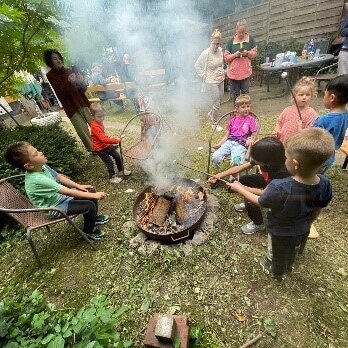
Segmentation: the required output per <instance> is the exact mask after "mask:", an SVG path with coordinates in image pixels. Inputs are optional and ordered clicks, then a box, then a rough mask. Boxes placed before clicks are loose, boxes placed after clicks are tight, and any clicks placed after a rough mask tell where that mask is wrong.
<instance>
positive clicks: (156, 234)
mask: <svg viewBox="0 0 348 348" xmlns="http://www.w3.org/2000/svg"><path fill="white" fill-rule="evenodd" d="M206 209H207V195H206V192H205V190H204V189H203V187H202V186H200V185H199V184H197V183H196V182H195V181H193V180H190V179H185V178H179V179H175V180H173V182H172V184H170V185H168V186H166V187H165V188H161V189H159V188H157V187H153V186H147V187H146V188H145V189H144V190H143V191H142V192H141V193H140V195H139V196H138V197H137V199H136V200H135V203H134V207H133V217H134V221H135V222H136V225H137V227H138V228H139V229H140V231H142V232H143V233H144V234H145V235H147V236H148V237H149V238H152V239H157V240H160V241H163V242H169V243H175V242H179V241H181V240H183V239H186V238H188V237H190V233H191V232H192V231H194V230H195V229H196V228H197V227H198V226H199V225H200V223H201V222H202V219H203V217H204V214H205V212H206Z"/></svg>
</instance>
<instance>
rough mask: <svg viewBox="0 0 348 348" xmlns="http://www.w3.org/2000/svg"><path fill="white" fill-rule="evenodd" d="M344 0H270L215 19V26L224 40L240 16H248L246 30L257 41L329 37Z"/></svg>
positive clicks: (339, 16) (337, 20) (335, 25)
mask: <svg viewBox="0 0 348 348" xmlns="http://www.w3.org/2000/svg"><path fill="white" fill-rule="evenodd" d="M345 3H347V1H343V0H304V1H303V0H288V1H283V0H269V1H266V2H265V3H262V4H260V5H257V6H253V7H250V8H247V9H244V10H243V11H241V12H238V13H233V14H231V15H228V16H224V17H221V18H217V19H215V20H214V28H219V30H220V31H221V33H222V41H223V43H226V42H227V40H228V39H229V38H231V36H232V35H233V34H234V33H235V27H236V23H237V21H238V20H240V19H242V18H245V19H246V20H247V22H248V32H249V33H250V34H251V35H253V36H254V38H255V40H256V42H282V41H287V40H289V39H290V38H294V39H296V40H297V41H299V42H307V41H309V40H310V39H311V38H318V37H330V38H332V37H333V36H335V34H337V33H338V31H339V28H340V25H341V17H342V10H343V6H344V4H345Z"/></svg>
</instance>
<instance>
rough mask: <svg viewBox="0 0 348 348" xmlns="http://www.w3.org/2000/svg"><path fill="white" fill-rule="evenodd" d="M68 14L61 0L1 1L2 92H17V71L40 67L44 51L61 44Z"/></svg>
mask: <svg viewBox="0 0 348 348" xmlns="http://www.w3.org/2000/svg"><path fill="white" fill-rule="evenodd" d="M67 13H68V11H67V8H66V6H64V5H63V4H62V3H61V1H59V0H2V1H1V3H0V66H1V69H0V95H8V94H10V95H11V94H16V86H17V85H18V82H19V81H18V79H16V77H15V75H14V73H15V72H16V71H19V70H21V69H22V70H27V71H29V72H35V71H37V70H38V66H39V65H40V63H41V64H42V52H43V50H44V49H45V48H47V47H48V46H57V43H59V41H60V40H59V35H60V34H59V33H60V32H61V31H62V30H63V29H64V27H65V26H67V24H66V22H64V19H66V18H67Z"/></svg>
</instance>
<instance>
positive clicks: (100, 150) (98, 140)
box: [90, 103, 131, 184]
mask: <svg viewBox="0 0 348 348" xmlns="http://www.w3.org/2000/svg"><path fill="white" fill-rule="evenodd" d="M90 109H91V112H92V115H93V117H94V119H93V120H92V121H91V124H90V126H91V138H92V146H93V151H95V152H96V153H97V155H98V156H99V157H100V158H101V159H102V161H103V162H104V163H105V165H106V168H107V170H108V173H109V179H110V182H111V183H113V184H118V183H120V182H121V181H122V178H121V177H119V176H117V175H116V173H115V169H114V164H113V162H112V158H113V159H114V161H115V163H116V166H117V169H118V172H119V173H121V174H123V175H124V176H128V175H130V174H131V172H130V171H129V170H125V169H124V168H123V163H122V159H121V156H120V155H119V154H118V152H117V151H116V149H115V147H114V146H112V144H118V143H120V142H121V139H120V138H110V137H108V136H107V135H106V134H105V131H104V123H103V121H104V110H103V108H102V106H101V105H100V104H99V103H93V104H91V107H90Z"/></svg>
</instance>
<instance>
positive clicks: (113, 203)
mask: <svg viewBox="0 0 348 348" xmlns="http://www.w3.org/2000/svg"><path fill="white" fill-rule="evenodd" d="M273 88H277V86H276V87H273ZM251 95H252V97H253V100H254V102H253V110H254V112H255V113H256V114H257V115H258V116H259V117H260V119H261V122H262V128H261V133H262V134H263V135H266V134H269V133H270V132H271V130H272V127H273V125H274V122H275V119H276V117H277V115H278V114H279V113H280V111H281V110H282V109H283V108H284V107H285V106H286V105H288V103H289V102H288V100H286V99H278V100H268V101H262V102H259V101H258V100H259V97H260V96H262V95H265V92H264V91H263V90H261V89H260V88H258V87H253V88H252V90H251ZM313 105H314V107H316V109H317V110H318V111H319V112H322V111H323V107H322V106H321V97H318V98H316V100H314V102H313ZM229 107H230V105H229V104H224V105H223V106H222V110H223V111H227V110H228V108H229ZM107 111H108V116H107V119H106V129H107V131H108V133H110V134H119V132H120V130H121V129H122V125H124V124H125V121H126V120H127V119H128V117H129V116H130V115H132V111H131V110H128V111H127V113H124V114H115V113H114V109H113V108H112V107H109V106H108V107H107ZM203 115H204V114H203V113H202V115H201V116H202V117H201V119H202V123H201V126H200V128H199V130H198V131H197V132H196V134H195V135H192V134H190V133H188V132H184V131H183V132H181V133H180V134H178V135H177V139H178V142H177V143H178V146H180V147H182V148H183V151H182V154H183V156H185V157H184V158H185V161H188V160H190V163H191V165H192V166H194V167H196V168H198V169H200V170H205V168H206V161H207V138H208V135H209V133H210V128H209V126H208V124H207V123H205V122H203ZM168 121H169V122H170V118H168ZM66 126H69V124H68V123H67V124H66ZM136 137H137V127H136V126H134V127H132V128H131V130H130V132H129V133H128V134H127V139H128V141H129V139H133V138H136ZM199 146H203V147H204V150H203V151H198V149H197V148H198V147H199ZM339 161H341V157H339ZM126 163H127V168H130V169H131V170H132V171H133V174H132V176H131V177H130V178H129V179H127V180H125V181H123V182H122V183H120V184H119V185H113V184H110V183H109V182H108V180H107V179H106V169H105V168H104V165H103V164H102V163H101V161H100V159H99V158H97V157H92V158H89V160H88V163H86V166H85V168H84V171H83V172H81V173H80V176H79V177H78V178H76V180H77V181H80V182H83V183H93V184H94V185H95V186H96V187H97V188H98V190H102V191H106V192H108V193H109V194H110V195H109V196H108V198H106V199H105V200H104V201H101V203H100V211H101V212H103V213H105V214H109V215H110V216H111V222H110V223H109V224H107V225H106V230H107V231H108V236H107V237H106V238H105V239H104V240H103V241H100V242H98V251H96V252H93V251H92V250H90V249H89V247H88V246H87V245H86V244H85V243H84V242H83V241H82V240H80V239H79V237H78V236H77V234H75V233H73V231H72V229H71V228H70V227H69V226H68V225H67V224H61V225H60V226H59V227H55V228H53V229H52V235H48V234H47V232H46V230H42V231H41V233H40V232H39V231H38V232H36V233H34V239H35V240H36V242H37V246H38V250H39V254H40V255H41V257H42V260H43V262H44V264H45V267H44V268H43V269H41V270H39V269H38V268H37V267H36V264H35V260H34V257H33V255H32V253H31V251H30V249H29V246H28V244H27V242H26V241H25V240H23V239H22V240H18V241H14V242H13V243H11V247H9V248H7V249H5V247H4V246H2V247H1V255H2V258H1V264H0V274H1V278H0V287H5V286H10V287H12V288H13V291H16V290H17V289H18V288H22V289H25V290H27V291H28V292H29V291H32V290H34V289H35V288H39V289H40V291H42V292H43V293H44V294H45V295H46V296H47V297H48V298H49V300H50V301H51V302H53V303H55V304H56V305H57V306H58V307H59V308H76V309H78V308H80V307H81V306H82V305H85V304H87V303H88V301H89V299H90V298H91V297H92V296H93V295H95V294H106V295H107V297H108V298H109V299H110V300H111V302H112V303H113V304H114V305H115V306H121V305H127V306H129V307H130V310H129V311H128V312H127V313H126V314H125V316H124V318H125V319H124V329H123V333H124V334H125V336H127V337H130V338H131V339H132V340H133V341H134V347H142V344H141V341H142V339H143V337H144V332H145V327H146V324H147V322H148V320H149V318H150V316H151V315H152V314H153V313H155V312H171V313H174V312H175V313H177V314H186V315H187V316H188V317H189V321H190V324H191V326H197V325H200V326H203V327H204V329H205V336H204V345H203V347H206V348H209V347H240V346H241V345H242V344H243V343H244V342H245V341H246V340H248V339H250V338H252V337H254V336H256V335H257V334H258V333H264V335H263V338H262V339H261V341H259V343H258V347H267V348H269V347H277V348H278V347H305V348H311V347H313V348H317V347H336V348H337V347H348V343H347V332H348V320H347V319H348V264H347V247H348V222H347V221H348V219H347V213H348V198H347V172H344V171H342V170H340V169H339V168H338V167H335V168H333V169H332V170H331V171H330V172H329V177H330V179H331V180H332V184H333V188H334V193H335V196H334V199H333V201H332V203H331V204H330V207H329V208H328V209H325V210H324V212H323V214H322V215H321V217H320V218H319V220H318V221H317V222H316V223H315V226H316V228H317V230H318V231H319V234H320V237H319V238H318V239H316V240H309V241H308V243H307V246H306V249H305V252H304V254H303V255H302V256H300V257H298V259H297V261H296V264H295V271H294V272H293V273H292V274H291V275H289V276H287V277H286V279H285V281H283V282H282V283H280V284H278V283H276V282H275V281H273V280H272V279H270V278H269V277H268V276H267V275H265V274H264V273H263V272H262V271H261V269H260V267H259V264H258V262H257V259H258V258H259V257H260V256H262V255H263V254H264V252H265V250H266V242H267V236H266V233H258V234H255V235H251V236H247V235H244V234H242V233H241V232H240V230H239V228H240V226H241V225H242V224H244V223H247V222H248V219H247V216H246V215H245V214H244V213H236V212H235V211H234V209H233V204H235V203H237V202H240V201H241V199H240V198H239V197H238V196H237V195H236V194H230V193H228V192H227V190H226V189H224V188H220V189H218V190H214V191H211V193H213V194H214V195H216V197H217V198H218V199H219V202H220V210H219V212H218V216H219V222H218V224H217V226H216V228H215V229H214V230H212V231H211V232H210V234H209V239H208V240H207V242H206V243H205V244H203V245H201V246H196V247H194V249H193V252H192V253H191V254H190V255H189V256H187V257H185V256H184V253H183V250H182V246H181V247H180V246H179V247H178V248H175V249H174V250H173V251H172V252H168V250H167V249H166V248H163V247H160V248H158V249H157V250H156V252H155V253H154V254H153V255H151V256H142V255H140V254H139V253H138V252H137V251H136V250H134V249H132V248H131V247H130V246H129V240H130V238H132V237H133V236H135V235H136V234H137V231H136V230H134V229H127V228H123V224H124V223H125V222H126V221H127V220H131V219H132V207H133V202H134V199H135V198H136V196H137V194H138V193H139V192H140V191H141V189H142V188H143V187H144V185H145V182H146V174H145V172H144V171H143V170H142V169H141V167H140V166H139V165H138V163H136V162H135V161H130V160H127V161H126ZM186 163H187V162H186ZM176 169H178V168H176ZM178 174H180V175H185V176H187V177H191V178H200V179H201V180H202V183H203V185H204V186H206V187H207V190H208V191H209V192H210V188H208V186H207V185H205V184H204V181H203V180H204V177H203V176H200V175H199V174H196V173H194V172H189V171H187V172H184V171H181V170H178ZM128 188H132V189H134V190H135V191H134V192H133V193H125V190H127V189H128ZM7 246H8V244H7ZM238 319H239V320H238ZM274 330H276V335H275V337H272V336H271V335H270V334H268V333H267V332H274Z"/></svg>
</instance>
